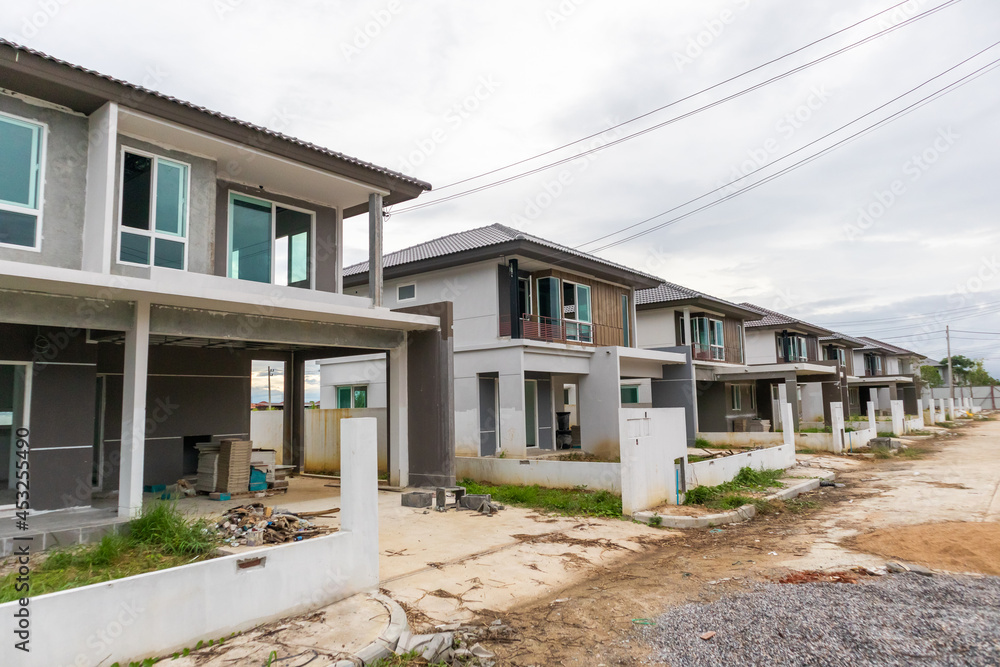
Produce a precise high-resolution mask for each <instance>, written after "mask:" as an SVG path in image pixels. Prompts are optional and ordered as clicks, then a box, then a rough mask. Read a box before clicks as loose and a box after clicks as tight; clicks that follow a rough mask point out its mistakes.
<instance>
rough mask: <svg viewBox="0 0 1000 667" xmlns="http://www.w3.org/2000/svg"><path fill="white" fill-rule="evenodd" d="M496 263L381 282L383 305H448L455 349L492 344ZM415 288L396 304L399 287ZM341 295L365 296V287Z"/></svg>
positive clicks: (496, 328)
mask: <svg viewBox="0 0 1000 667" xmlns="http://www.w3.org/2000/svg"><path fill="white" fill-rule="evenodd" d="M498 264H499V261H498V260H487V261H484V262H479V263H476V264H468V265H465V266H458V267H453V268H450V269H442V270H440V271H431V272H428V273H422V274H420V275H419V276H413V277H408V278H400V279H396V280H387V281H385V294H384V297H383V305H385V307H386V308H390V309H393V310H396V309H401V308H408V307H410V306H418V305H425V304H429V303H436V302H439V301H451V302H453V303H454V304H455V305H454V308H455V311H454V312H455V347H456V349H461V348H462V347H466V346H469V345H482V344H487V343H490V342H495V341H496V340H497V336H498V335H499V320H498V300H497V265H498ZM411 283H415V284H416V292H417V295H416V298H415V299H413V300H410V301H399V300H398V298H397V288H398V287H399V286H400V285H409V284H411ZM344 293H345V294H356V295H358V296H366V295H367V294H368V286H367V285H361V286H358V287H351V288H347V289H345V290H344Z"/></svg>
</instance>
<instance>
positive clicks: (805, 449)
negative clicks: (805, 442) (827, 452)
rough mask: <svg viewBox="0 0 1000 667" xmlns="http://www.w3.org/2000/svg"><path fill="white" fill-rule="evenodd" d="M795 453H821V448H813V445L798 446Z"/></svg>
mask: <svg viewBox="0 0 1000 667" xmlns="http://www.w3.org/2000/svg"><path fill="white" fill-rule="evenodd" d="M795 453H796V454H819V453H820V450H818V449H813V448H812V447H796V448H795Z"/></svg>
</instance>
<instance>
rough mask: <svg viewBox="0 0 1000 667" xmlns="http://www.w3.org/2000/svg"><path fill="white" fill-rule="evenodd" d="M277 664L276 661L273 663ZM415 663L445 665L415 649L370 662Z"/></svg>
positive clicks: (379, 665) (410, 666) (391, 666)
mask: <svg viewBox="0 0 1000 667" xmlns="http://www.w3.org/2000/svg"><path fill="white" fill-rule="evenodd" d="M275 665H277V663H275ZM416 665H429V667H447V665H446V664H445V663H444V662H435V663H428V662H427V661H426V660H424V659H423V658H421V657H420V654H419V653H418V652H417V651H415V650H414V651H408V652H406V653H404V654H402V655H390V656H388V657H386V658H379V659H378V660H376V661H375V662H373V663H372V667H415V666H416Z"/></svg>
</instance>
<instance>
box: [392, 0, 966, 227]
mask: <svg viewBox="0 0 1000 667" xmlns="http://www.w3.org/2000/svg"><path fill="white" fill-rule="evenodd" d="M961 1H962V0H948V1H947V2H945V3H944V4H942V5H939V6H937V7H933V8H931V9H928V10H927V11H925V12H921V13H920V14H917V15H915V16H912V17H910V18H908V19H906V20H904V21H901V22H900V23H898V24H896V25H894V26H891V27H889V28H886V29H884V30H881V31H879V32H877V33H875V34H873V35H869V36H868V37H865V38H863V39H861V40H859V41H857V42H854V43H853V44H849V45H848V46H845V47H842V48H840V49H838V50H836V51H833V52H832V53H828V54H827V55H824V56H821V57H819V58H817V59H815V60H812V61H810V62H808V63H805V64H804V65H799V66H798V67H794V68H792V69H790V70H788V71H786V72H783V73H781V74H778V75H775V76H773V77H771V78H770V79H766V80H765V81H762V82H760V83H757V84H754V85H752V86H750V87H749V88H744V89H743V90H741V91H738V92H736V93H733V94H731V95H728V96H726V97H723V98H721V99H719V100H716V101H714V102H709V103H708V104H705V105H703V106H701V107H698V108H697V109H694V110H692V111H688V112H686V113H683V114H680V115H679V116H675V117H673V118H670V119H668V120H665V121H663V122H660V123H657V124H656V125H653V126H651V127H648V128H645V129H643V130H639V131H636V132H633V133H632V134H629V135H626V136H624V137H620V138H618V139H615V140H613V141H609V142H608V143H606V144H602V145H600V146H595V147H593V148H591V149H589V150H586V151H582V152H580V153H576V154H574V155H571V156H569V157H566V158H562V159H559V160H556V161H555V162H550V163H548V164H545V165H542V166H540V167H535V168H533V169H530V170H528V171H524V172H521V173H519V174H515V175H513V176H508V177H507V178H503V179H501V180H498V181H493V182H492V183H487V184H485V185H480V186H477V187H474V188H471V189H469V190H463V191H462V192H457V193H455V194H452V195H447V196H445V197H439V198H437V199H432V200H429V201H423V202H419V203H416V204H414V205H412V206H407V207H405V208H401V209H396V210H395V211H393V215H400V214H402V213H409V212H411V211H418V210H420V209H424V208H427V207H429V206H435V205H437V204H442V203H444V202H448V201H452V200H454V199H458V198H459V197H465V196H468V195H471V194H475V193H477V192H482V191H484V190H488V189H491V188H495V187H497V186H500V185H504V184H506V183H510V182H512V181H516V180H519V179H521V178H524V177H526V176H531V175H532V174H537V173H538V172H540V171H545V170H547V169H551V168H552V167H557V166H559V165H561V164H565V163H567V162H571V161H573V160H578V159H580V158H581V157H584V156H587V155H591V154H592V153H596V152H598V151H602V150H605V149H607V148H611V147H612V146H617V145H619V144H622V143H624V142H626V141H629V140H631V139H634V138H636V137H640V136H643V135H645V134H648V133H649V132H653V131H655V130H658V129H661V128H663V127H666V126H668V125H672V124H674V123H676V122H679V121H681V120H684V119H686V118H690V117H691V116H694V115H696V114H698V113H701V112H703V111H706V110H708V109H711V108H714V107H716V106H719V105H721V104H724V103H726V102H729V101H731V100H734V99H736V98H739V97H742V96H744V95H747V94H749V93H751V92H753V91H755V90H758V89H759V88H762V87H764V86H767V85H769V84H771V83H774V82H775V81H779V80H781V79H784V78H787V77H789V76H791V75H793V74H796V73H798V72H801V71H802V70H805V69H808V68H810V67H812V66H814V65H817V64H819V63H821V62H825V61H826V60H829V59H831V58H834V57H836V56H838V55H841V54H842V53H846V52H847V51H850V50H852V49H855V48H857V47H858V46H861V45H863V44H866V43H868V42H870V41H872V40H875V39H877V38H879V37H882V36H884V35H886V34H889V33H891V32H894V31H896V30H898V29H900V28H903V27H906V26H908V25H911V24H912V23H914V22H916V21H918V20H921V19H924V18H926V17H928V16H930V15H932V14H935V13H937V12H939V11H941V10H942V9H945V8H947V7H950V6H952V5H954V4H957V3H958V2H961ZM606 131H607V130H605V132H606ZM574 143H575V142H574Z"/></svg>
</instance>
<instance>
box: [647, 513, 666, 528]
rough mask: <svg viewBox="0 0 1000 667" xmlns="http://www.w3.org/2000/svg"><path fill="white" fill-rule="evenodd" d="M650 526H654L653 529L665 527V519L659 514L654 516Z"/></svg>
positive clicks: (650, 520)
mask: <svg viewBox="0 0 1000 667" xmlns="http://www.w3.org/2000/svg"><path fill="white" fill-rule="evenodd" d="M649 525H650V526H652V527H653V528H659V527H660V526H662V525H663V517H662V516H660V515H659V514H654V515H653V516H652V517H651V518H650V519H649Z"/></svg>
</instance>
